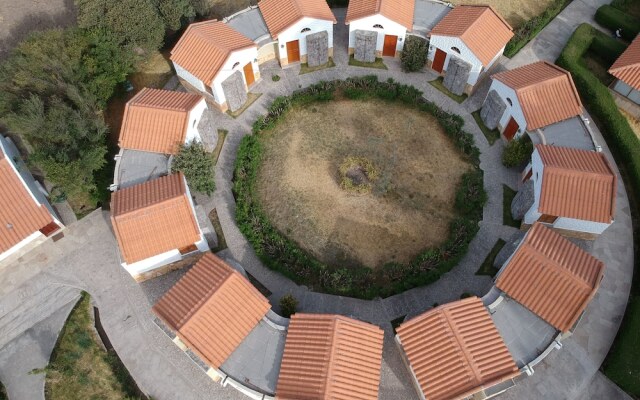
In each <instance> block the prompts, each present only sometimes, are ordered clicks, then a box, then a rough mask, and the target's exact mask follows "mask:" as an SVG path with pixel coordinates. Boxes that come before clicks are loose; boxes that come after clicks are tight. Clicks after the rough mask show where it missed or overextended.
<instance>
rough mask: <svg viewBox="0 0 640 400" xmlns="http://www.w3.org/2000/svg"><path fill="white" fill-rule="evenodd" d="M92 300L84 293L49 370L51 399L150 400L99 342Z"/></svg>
mask: <svg viewBox="0 0 640 400" xmlns="http://www.w3.org/2000/svg"><path fill="white" fill-rule="evenodd" d="M91 312H92V307H91V298H90V297H89V295H88V294H87V293H84V292H83V293H82V297H81V299H80V300H79V301H78V303H77V304H76V306H75V307H74V308H73V310H72V311H71V313H70V314H69V318H68V319H67V322H66V323H65V325H64V328H63V329H62V332H61V333H60V337H59V338H58V342H57V343H56V346H55V348H54V349H53V353H52V355H51V360H50V362H49V365H48V366H47V367H46V368H45V370H46V380H45V397H46V398H48V399H53V400H57V399H65V400H67V399H105V400H111V399H113V400H120V399H146V397H144V396H142V395H140V392H139V390H138V389H137V387H136V386H135V382H133V380H132V379H131V376H130V375H129V373H128V372H127V370H126V368H125V367H124V366H123V365H122V364H121V363H120V360H119V359H118V357H117V355H116V354H115V353H114V352H113V351H104V350H103V349H102V347H100V345H99V344H98V342H97V338H96V335H95V334H94V332H95V331H94V328H93V320H92V318H91V314H90V313H91Z"/></svg>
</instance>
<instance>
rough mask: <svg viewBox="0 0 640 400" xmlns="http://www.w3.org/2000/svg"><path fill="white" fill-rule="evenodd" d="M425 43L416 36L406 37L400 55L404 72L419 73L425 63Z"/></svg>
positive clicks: (426, 48)
mask: <svg viewBox="0 0 640 400" xmlns="http://www.w3.org/2000/svg"><path fill="white" fill-rule="evenodd" d="M428 50H429V49H428V46H427V41H426V40H424V39H423V38H421V37H418V36H407V37H406V39H405V41H404V48H403V49H402V54H401V55H400V62H401V63H402V70H403V71H404V72H416V71H420V70H421V69H422V68H423V67H424V65H425V64H426V63H427V51H428Z"/></svg>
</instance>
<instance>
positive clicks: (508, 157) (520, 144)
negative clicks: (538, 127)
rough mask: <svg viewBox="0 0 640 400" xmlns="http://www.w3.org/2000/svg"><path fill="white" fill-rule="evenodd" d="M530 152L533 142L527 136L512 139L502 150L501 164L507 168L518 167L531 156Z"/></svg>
mask: <svg viewBox="0 0 640 400" xmlns="http://www.w3.org/2000/svg"><path fill="white" fill-rule="evenodd" d="M532 152H533V144H532V143H531V140H529V139H528V137H526V136H524V137H521V138H518V139H513V140H512V141H510V142H509V143H507V146H506V147H505V148H504V151H503V152H502V165H504V166H505V167H507V168H511V167H519V166H521V165H522V164H524V163H526V162H527V161H528V160H529V159H530V158H531V153H532Z"/></svg>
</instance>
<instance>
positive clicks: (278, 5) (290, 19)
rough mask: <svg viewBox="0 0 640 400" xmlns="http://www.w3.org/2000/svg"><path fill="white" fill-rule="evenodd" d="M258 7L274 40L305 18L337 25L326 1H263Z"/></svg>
mask: <svg viewBox="0 0 640 400" xmlns="http://www.w3.org/2000/svg"><path fill="white" fill-rule="evenodd" d="M258 7H260V12H261V13H262V18H264V22H265V23H266V24H267V28H269V32H270V33H271V36H272V37H273V38H274V39H277V38H278V35H279V34H280V33H281V32H282V31H284V30H285V29H287V28H288V27H290V26H291V25H293V24H295V23H296V22H298V21H300V20H301V19H302V18H304V17H309V18H315V19H323V20H326V21H331V22H333V23H334V24H335V23H336V17H335V16H334V15H333V13H332V12H331V9H330V8H329V5H328V4H327V2H326V0H261V1H260V2H259V3H258Z"/></svg>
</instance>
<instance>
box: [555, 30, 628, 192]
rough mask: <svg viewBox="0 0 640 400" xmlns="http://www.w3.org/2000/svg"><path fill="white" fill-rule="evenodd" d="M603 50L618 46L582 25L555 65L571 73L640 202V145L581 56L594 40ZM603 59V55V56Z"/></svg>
mask: <svg viewBox="0 0 640 400" xmlns="http://www.w3.org/2000/svg"><path fill="white" fill-rule="evenodd" d="M596 38H598V39H597V40H598V41H600V42H601V43H600V44H599V45H598V46H600V47H598V48H602V47H606V46H607V42H609V44H608V45H609V46H614V44H615V43H616V42H617V41H616V40H615V39H614V38H612V37H609V36H607V35H606V34H604V33H602V32H600V31H599V30H597V29H595V28H594V27H592V26H591V25H589V24H582V25H580V26H579V27H578V28H577V29H576V30H575V32H574V33H573V35H571V37H570V38H569V41H568V42H567V45H566V46H565V48H564V49H563V50H562V53H561V54H560V57H558V59H557V60H556V64H558V65H559V66H561V67H562V68H564V69H566V70H568V71H569V72H571V75H572V76H573V81H574V82H575V84H576V87H577V88H578V91H579V92H580V95H581V98H582V100H583V101H584V104H585V106H586V107H587V109H588V110H589V113H590V114H591V116H592V117H593V118H594V119H595V120H596V122H597V123H598V126H599V127H600V130H601V131H602V134H603V135H604V137H605V139H606V140H607V144H608V145H609V147H610V148H611V150H612V151H613V152H614V155H615V156H616V159H617V160H618V161H619V162H621V164H619V165H620V166H621V167H623V170H624V171H625V173H626V174H627V176H628V182H627V189H629V190H631V191H633V193H631V194H632V195H635V198H636V199H638V198H640V197H639V196H640V141H639V140H638V137H637V136H636V135H635V133H634V132H633V130H632V129H631V127H630V126H629V122H628V121H627V120H626V119H625V118H624V116H622V114H620V111H619V110H618V107H617V106H616V103H615V101H614V99H613V96H612V94H611V93H610V92H609V89H608V88H607V87H606V86H605V85H604V84H602V83H601V82H600V81H599V80H598V78H596V77H595V76H594V75H593V73H591V71H590V70H589V69H588V68H587V67H586V66H585V65H584V63H583V62H582V56H583V55H584V53H585V52H586V51H588V50H589V49H591V50H592V51H595V50H597V48H594V47H591V46H592V44H593V43H594V42H595V39H596ZM603 56H604V55H603Z"/></svg>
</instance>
